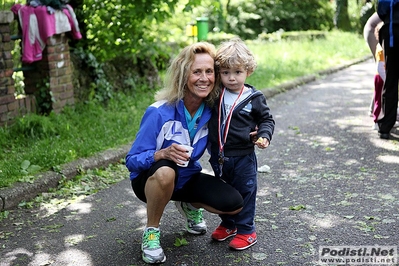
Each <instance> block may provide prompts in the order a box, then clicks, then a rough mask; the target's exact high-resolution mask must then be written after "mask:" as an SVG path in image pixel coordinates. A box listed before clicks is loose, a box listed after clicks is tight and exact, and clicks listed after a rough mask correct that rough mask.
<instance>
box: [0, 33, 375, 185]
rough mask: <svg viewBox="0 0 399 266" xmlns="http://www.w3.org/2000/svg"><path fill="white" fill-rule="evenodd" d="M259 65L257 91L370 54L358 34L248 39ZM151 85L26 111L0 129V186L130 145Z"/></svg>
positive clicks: (254, 81) (254, 79)
mask: <svg viewBox="0 0 399 266" xmlns="http://www.w3.org/2000/svg"><path fill="white" fill-rule="evenodd" d="M248 46H249V48H250V49H251V50H252V51H253V53H254V54H255V56H256V59H257V63H258V68H257V69H256V71H255V73H254V74H253V75H252V76H251V77H250V78H249V79H248V80H247V82H248V83H250V84H252V85H254V86H255V87H256V88H258V89H263V88H269V87H272V86H274V85H277V84H280V83H282V82H285V81H289V80H292V79H295V78H296V77H299V76H303V75H306V74H311V73H315V72H318V71H320V70H324V69H327V68H329V67H331V66H335V65H338V64H342V63H344V62H345V61H348V60H353V59H356V58H360V57H364V56H367V55H370V52H369V50H368V47H367V45H366V43H365V41H364V40H363V38H362V36H359V35H356V34H351V33H342V32H332V33H331V34H328V35H327V37H326V39H317V40H313V41H311V40H302V41H284V42H278V43H250V44H248ZM153 92H154V89H152V90H151V89H148V88H142V93H139V94H136V95H124V94H117V95H115V97H114V98H113V99H112V100H111V101H110V102H109V104H108V105H107V107H101V106H100V105H99V104H96V103H95V102H91V103H88V104H87V103H86V104H83V103H81V104H78V105H76V107H75V108H74V109H65V111H64V112H63V113H62V114H58V115H55V114H50V115H49V116H39V115H34V114H30V115H26V116H23V117H20V118H18V119H17V120H16V122H15V123H14V124H13V125H12V126H8V127H0V147H1V151H2V152H1V153H0V188H1V187H7V186H12V184H14V183H15V182H31V181H32V180H33V179H34V178H35V177H37V175H35V174H37V173H38V172H41V171H47V170H50V169H52V170H57V169H59V167H60V165H62V164H65V163H68V162H71V161H74V160H76V159H78V158H83V157H89V156H92V155H94V154H95V153H98V152H101V151H104V150H106V149H109V148H114V147H119V146H121V145H124V144H128V143H131V142H132V141H133V140H134V136H135V134H136V132H137V130H138V127H139V124H140V121H141V117H142V114H143V112H144V111H145V108H146V107H147V106H148V105H149V104H151V103H152V101H153Z"/></svg>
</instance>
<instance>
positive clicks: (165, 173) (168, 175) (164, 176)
mask: <svg viewBox="0 0 399 266" xmlns="http://www.w3.org/2000/svg"><path fill="white" fill-rule="evenodd" d="M175 179H176V172H175V170H174V169H172V168H170V167H167V166H163V167H160V168H158V169H157V170H156V171H155V173H154V174H153V175H152V176H150V177H149V178H148V181H150V180H151V181H155V182H157V183H158V184H159V185H160V186H162V187H165V188H166V187H170V186H174V184H175Z"/></svg>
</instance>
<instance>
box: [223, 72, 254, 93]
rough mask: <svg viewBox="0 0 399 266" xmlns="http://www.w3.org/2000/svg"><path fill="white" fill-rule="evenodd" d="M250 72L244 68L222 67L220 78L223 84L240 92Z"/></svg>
mask: <svg viewBox="0 0 399 266" xmlns="http://www.w3.org/2000/svg"><path fill="white" fill-rule="evenodd" d="M247 76H248V72H247V71H246V70H245V69H244V68H243V67H239V68H221V69H220V78H221V80H222V83H223V86H224V87H226V88H228V89H229V90H231V91H235V92H239V91H240V90H241V88H242V86H244V83H245V80H246V78H247Z"/></svg>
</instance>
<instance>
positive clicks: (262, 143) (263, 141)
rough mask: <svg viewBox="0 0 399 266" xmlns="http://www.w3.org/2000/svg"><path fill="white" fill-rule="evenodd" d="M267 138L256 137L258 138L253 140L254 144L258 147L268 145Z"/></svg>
mask: <svg viewBox="0 0 399 266" xmlns="http://www.w3.org/2000/svg"><path fill="white" fill-rule="evenodd" d="M269 144H270V143H269V140H268V139H267V138H262V137H260V138H258V140H257V141H256V142H255V145H256V146H258V148H260V149H265V148H267V147H268V146H269Z"/></svg>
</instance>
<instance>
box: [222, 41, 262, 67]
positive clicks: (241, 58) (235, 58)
mask: <svg viewBox="0 0 399 266" xmlns="http://www.w3.org/2000/svg"><path fill="white" fill-rule="evenodd" d="M215 66H216V69H217V70H218V71H219V70H220V69H221V68H236V67H243V68H244V69H245V70H246V71H247V72H248V75H250V74H252V73H253V72H254V71H255V69H256V62H255V57H254V56H253V54H252V53H251V51H250V50H249V49H248V47H247V46H246V45H245V43H244V42H243V41H242V40H241V39H240V38H234V39H231V40H230V41H227V42H223V43H222V44H221V45H220V47H219V48H218V50H217V52H216V57H215Z"/></svg>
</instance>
